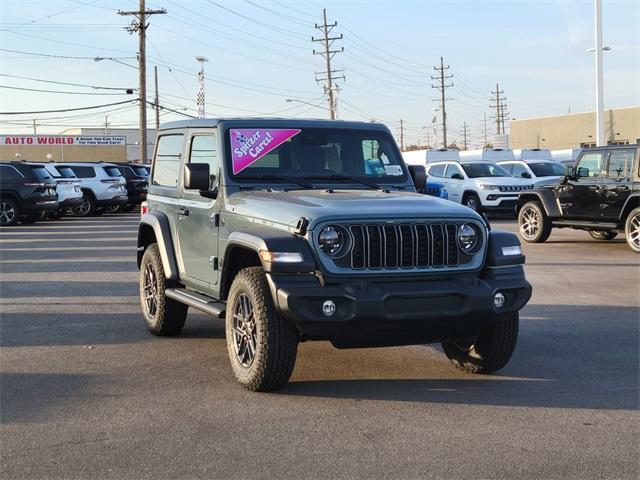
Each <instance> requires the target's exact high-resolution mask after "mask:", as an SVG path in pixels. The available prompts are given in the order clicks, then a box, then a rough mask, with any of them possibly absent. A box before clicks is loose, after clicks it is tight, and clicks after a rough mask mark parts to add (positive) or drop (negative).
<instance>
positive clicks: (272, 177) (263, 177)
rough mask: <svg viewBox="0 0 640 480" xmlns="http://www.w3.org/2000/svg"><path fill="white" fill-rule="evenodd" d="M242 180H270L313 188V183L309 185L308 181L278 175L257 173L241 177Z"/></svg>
mask: <svg viewBox="0 0 640 480" xmlns="http://www.w3.org/2000/svg"><path fill="white" fill-rule="evenodd" d="M242 180H270V181H274V182H287V183H294V184H296V185H300V186H301V187H303V188H306V189H307V190H313V185H309V184H308V183H303V182H299V181H298V180H293V179H291V178H285V177H279V176H277V175H259V176H257V177H242Z"/></svg>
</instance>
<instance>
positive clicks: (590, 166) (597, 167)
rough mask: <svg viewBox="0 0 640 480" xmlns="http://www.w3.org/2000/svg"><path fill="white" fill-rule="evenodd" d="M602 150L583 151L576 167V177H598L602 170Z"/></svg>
mask: <svg viewBox="0 0 640 480" xmlns="http://www.w3.org/2000/svg"><path fill="white" fill-rule="evenodd" d="M602 156H603V155H602V152H589V153H585V154H584V155H583V156H582V158H580V162H579V163H578V166H577V168H576V176H578V177H599V176H600V172H602Z"/></svg>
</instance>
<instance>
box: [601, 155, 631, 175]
mask: <svg viewBox="0 0 640 480" xmlns="http://www.w3.org/2000/svg"><path fill="white" fill-rule="evenodd" d="M635 153H636V152H635V150H614V151H613V152H611V154H610V155H609V163H608V164H607V177H609V178H627V177H630V176H631V166H632V165H633V156H634V154H635Z"/></svg>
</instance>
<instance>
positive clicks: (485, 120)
mask: <svg viewBox="0 0 640 480" xmlns="http://www.w3.org/2000/svg"><path fill="white" fill-rule="evenodd" d="M483 116H484V145H483V146H482V148H484V147H486V146H487V112H484V113H483Z"/></svg>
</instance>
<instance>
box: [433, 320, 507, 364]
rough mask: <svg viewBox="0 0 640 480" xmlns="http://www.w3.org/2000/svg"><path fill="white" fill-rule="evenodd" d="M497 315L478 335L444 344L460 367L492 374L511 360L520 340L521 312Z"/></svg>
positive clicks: (446, 351)
mask: <svg viewBox="0 0 640 480" xmlns="http://www.w3.org/2000/svg"><path fill="white" fill-rule="evenodd" d="M497 316H498V318H496V319H494V320H495V321H494V322H493V323H491V324H489V325H486V326H484V327H483V328H482V329H481V330H480V334H479V335H478V337H477V338H474V339H460V340H456V341H453V342H443V343H442V348H443V349H444V353H445V355H446V356H447V357H448V358H449V360H451V362H452V363H453V364H454V365H455V366H456V367H457V368H459V369H461V370H464V371H465V372H469V373H493V372H495V371H497V370H500V369H501V368H502V367H504V366H505V365H506V364H507V363H508V362H509V360H510V359H511V355H513V351H514V350H515V348H516V343H517V341H518V326H519V316H518V312H509V313H502V314H497Z"/></svg>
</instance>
